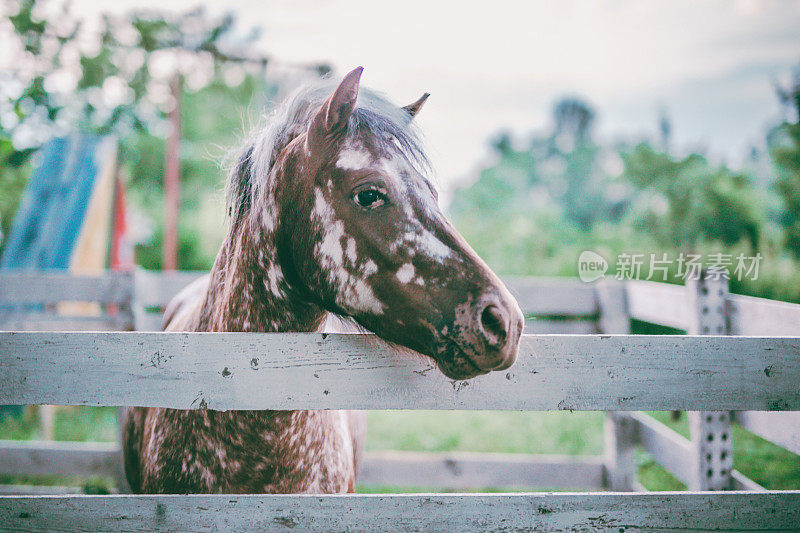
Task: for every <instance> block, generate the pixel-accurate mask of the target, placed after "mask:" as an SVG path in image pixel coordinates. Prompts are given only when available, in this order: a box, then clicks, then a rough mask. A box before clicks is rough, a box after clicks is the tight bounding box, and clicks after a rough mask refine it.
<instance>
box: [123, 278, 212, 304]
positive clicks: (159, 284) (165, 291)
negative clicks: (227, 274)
mask: <svg viewBox="0 0 800 533" xmlns="http://www.w3.org/2000/svg"><path fill="white" fill-rule="evenodd" d="M205 274H208V272H194V271H182V272H157V271H155V272H154V271H150V270H143V269H138V270H136V271H135V274H134V283H135V287H136V289H135V299H136V305H139V306H142V307H165V306H166V305H167V304H168V303H169V302H170V300H172V298H173V297H174V296H175V295H176V294H178V293H179V292H180V291H181V289H183V288H184V287H185V286H187V285H188V284H190V283H191V282H193V281H194V280H196V279H197V278H199V277H201V276H204V275H205Z"/></svg>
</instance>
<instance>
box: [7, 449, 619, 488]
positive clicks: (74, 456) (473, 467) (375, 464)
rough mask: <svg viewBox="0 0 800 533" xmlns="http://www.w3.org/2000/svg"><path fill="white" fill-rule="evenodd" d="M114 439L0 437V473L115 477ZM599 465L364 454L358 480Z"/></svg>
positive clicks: (556, 481)
mask: <svg viewBox="0 0 800 533" xmlns="http://www.w3.org/2000/svg"><path fill="white" fill-rule="evenodd" d="M120 465H121V452H120V450H119V446H118V445H117V444H114V443H97V442H52V441H0V474H3V475H69V476H106V477H113V478H116V477H117V476H118V474H119V467H120ZM603 479H604V467H603V462H602V460H601V458H599V457H592V456H577V457H576V456H562V455H527V454H502V453H470V452H451V453H433V452H430V453H429V452H396V451H386V452H368V453H366V454H365V457H364V461H363V463H362V466H361V470H360V472H359V476H358V480H357V481H358V483H360V484H367V485H391V486H397V487H403V486H417V487H440V488H448V489H480V488H488V487H492V488H527V489H530V488H534V487H542V488H548V489H600V488H602V487H603Z"/></svg>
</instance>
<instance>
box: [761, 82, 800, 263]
mask: <svg viewBox="0 0 800 533" xmlns="http://www.w3.org/2000/svg"><path fill="white" fill-rule="evenodd" d="M777 92H778V97H779V98H780V100H781V102H782V103H783V105H784V106H785V107H786V109H787V110H788V111H789V113H790V115H789V116H788V117H787V118H786V120H785V121H784V122H783V123H782V124H780V125H779V126H778V127H776V128H775V129H774V130H772V131H771V132H770V134H769V136H768V140H767V144H768V146H769V150H770V155H771V156H772V161H773V164H774V165H775V169H776V172H777V175H778V176H777V180H776V181H775V189H776V190H777V192H778V194H779V195H780V197H781V200H782V201H783V213H782V216H781V223H782V225H783V228H784V232H785V245H786V248H787V249H788V250H789V251H790V252H791V253H792V254H793V255H794V256H795V257H797V258H800V66H798V67H796V68H795V72H794V80H793V82H792V83H791V84H790V85H789V86H788V87H785V88H784V87H778V88H777ZM791 115H794V116H793V117H792V116H791Z"/></svg>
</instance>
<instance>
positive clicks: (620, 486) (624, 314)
mask: <svg viewBox="0 0 800 533" xmlns="http://www.w3.org/2000/svg"><path fill="white" fill-rule="evenodd" d="M595 294H596V295H597V304H598V307H599V309H600V317H599V320H598V325H599V329H600V332H601V333H610V334H619V335H628V334H630V332H631V320H630V317H629V316H628V305H627V300H626V296H625V285H624V284H623V283H620V282H618V281H614V280H602V281H600V282H598V283H597V285H596V291H595ZM603 430H604V432H605V456H606V458H605V464H606V471H607V473H608V479H607V483H608V488H609V489H610V490H613V491H633V490H636V486H637V483H636V466H637V465H636V455H635V446H636V444H637V443H638V436H637V435H636V425H635V424H634V423H633V420H631V419H630V417H628V415H627V414H626V413H621V412H613V411H612V412H609V413H608V414H607V416H606V419H605V421H604V423H603Z"/></svg>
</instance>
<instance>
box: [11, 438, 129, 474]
mask: <svg viewBox="0 0 800 533" xmlns="http://www.w3.org/2000/svg"><path fill="white" fill-rule="evenodd" d="M120 463H121V453H120V449H119V445H118V444H116V443H104V442H54V441H30V440H28V441H16V440H3V441H0V474H4V475H68V476H73V475H74V476H111V477H116V476H117V473H118V471H119V465H120Z"/></svg>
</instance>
